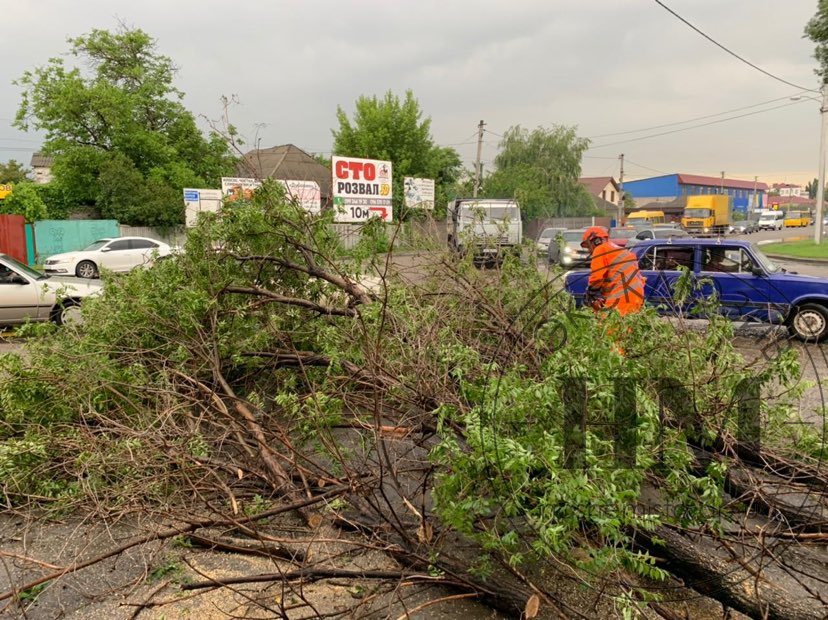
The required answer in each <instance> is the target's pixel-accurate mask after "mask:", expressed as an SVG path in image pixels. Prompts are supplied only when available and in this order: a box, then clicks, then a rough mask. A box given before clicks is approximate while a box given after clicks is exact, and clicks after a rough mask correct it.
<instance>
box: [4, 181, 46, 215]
mask: <svg viewBox="0 0 828 620" xmlns="http://www.w3.org/2000/svg"><path fill="white" fill-rule="evenodd" d="M0 213H13V214H17V215H22V216H23V217H25V218H26V221H27V222H35V221H37V220H45V219H46V216H47V214H48V210H47V208H46V203H45V202H43V199H42V198H41V197H40V194H39V193H38V191H37V189H36V186H35V184H34V183H18V184H17V185H15V186H14V189H13V190H12V193H11V194H9V195H8V196H6V199H5V200H3V201H0Z"/></svg>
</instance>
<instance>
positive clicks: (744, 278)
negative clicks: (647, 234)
mask: <svg viewBox="0 0 828 620" xmlns="http://www.w3.org/2000/svg"><path fill="white" fill-rule="evenodd" d="M630 251H632V252H634V253H635V255H636V256H637V257H638V265H639V269H640V271H641V275H643V276H644V277H645V278H646V286H645V298H646V302H647V303H648V304H649V305H653V306H656V307H657V308H658V309H659V312H661V313H663V314H666V315H678V314H686V313H688V312H689V311H690V310H691V308H692V307H693V306H694V305H697V304H696V302H698V301H701V299H702V298H707V297H710V296H711V295H712V294H713V293H714V291H715V292H716V293H717V294H718V299H719V312H720V313H722V314H723V315H725V316H727V317H728V318H730V319H733V320H735V321H755V322H760V323H770V324H779V325H786V326H787V328H788V330H789V331H790V332H791V334H792V335H793V336H795V337H797V338H799V339H801V340H806V341H809V342H822V341H824V340H825V339H826V338H828V278H820V277H815V276H805V275H799V274H797V273H794V272H789V271H785V270H784V269H782V268H780V267H779V266H777V265H775V264H774V263H773V261H771V260H770V259H769V258H768V257H767V256H765V255H764V254H763V253H762V251H761V250H760V249H759V248H758V247H756V246H755V245H754V244H752V243H747V242H745V241H727V240H721V239H695V238H691V239H684V238H682V239H653V240H648V241H642V242H640V243H638V244H637V245H635V246H634V247H632V248H630ZM680 267H681V268H686V269H688V270H689V271H690V272H691V273H692V274H693V279H694V281H695V282H694V284H695V286H694V287H693V289H694V290H693V293H692V295H691V297H692V298H691V299H690V300H688V303H687V304H686V305H685V306H684V307H681V306H679V305H678V304H677V303H676V301H675V300H674V286H675V283H676V281H677V280H678V278H679V277H680V276H681V273H682V272H681V270H680V269H679V268H680ZM588 279H589V271H573V272H570V273H568V274H567V275H566V289H567V291H569V293H571V294H572V295H573V296H574V297H575V301H576V304H577V305H579V306H580V305H582V304H583V298H584V293H585V292H586V288H587V280H588Z"/></svg>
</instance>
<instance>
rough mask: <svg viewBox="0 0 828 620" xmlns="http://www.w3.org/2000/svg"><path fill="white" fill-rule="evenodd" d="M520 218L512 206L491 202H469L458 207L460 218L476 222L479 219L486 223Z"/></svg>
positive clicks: (515, 208)
mask: <svg viewBox="0 0 828 620" xmlns="http://www.w3.org/2000/svg"><path fill="white" fill-rule="evenodd" d="M519 216H520V212H519V211H518V208H517V207H516V206H514V205H503V204H498V203H492V202H471V203H467V204H464V205H462V206H461V207H460V217H462V218H464V219H470V220H476V219H478V218H480V217H482V218H483V221H484V222H486V221H488V222H500V221H503V220H505V219H507V218H508V219H510V220H517V219H518V218H519Z"/></svg>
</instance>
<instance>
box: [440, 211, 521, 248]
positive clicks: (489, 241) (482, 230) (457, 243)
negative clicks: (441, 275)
mask: <svg viewBox="0 0 828 620" xmlns="http://www.w3.org/2000/svg"><path fill="white" fill-rule="evenodd" d="M446 219H447V229H448V245H449V247H450V248H451V249H453V250H455V251H456V252H458V253H460V254H465V253H467V252H472V253H473V256H472V257H473V260H474V261H475V262H476V263H491V262H496V263H500V262H502V261H503V257H504V256H505V253H506V252H513V253H519V252H520V246H521V244H522V243H523V222H522V221H521V217H520V207H519V206H518V203H517V202H515V201H514V200H507V199H506V200H504V199H493V198H458V199H455V200H452V201H450V202H449V203H448V212H447V218H446Z"/></svg>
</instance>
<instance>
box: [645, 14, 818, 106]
mask: <svg viewBox="0 0 828 620" xmlns="http://www.w3.org/2000/svg"><path fill="white" fill-rule="evenodd" d="M655 3H656V4H657V5H659V6H660V7H662V8H663V9H664V10H666V11H667V12H668V13H670V14H671V15H673V16H674V17H676V18H678V19H679V20H680V21H682V22H683V23H685V24H686V25H688V26H690V28H692V29H693V30H695V31H696V32H698V33H699V34H700V35H701V36H703V37H704V38H705V39H707V40H708V41H710V42H711V43H713V44H714V45H715V46H717V47H719V48H721V49H723V50H724V51H725V52H727V53H728V54H730V55H731V56H733V57H734V58H738V59H739V60H741V61H742V62H743V63H745V64H746V65H748V66H749V67H753V68H754V69H756V70H757V71H760V72H762V73H764V74H765V75H767V76H768V77H771V78H773V79H774V80H776V81H777V82H782V83H783V84H787V85H788V86H793V87H794V88H798V89H800V90H807V91H809V92H812V93H816V92H819V91H817V90H814V89H812V88H805V87H804V86H799V85H797V84H794V83H793V82H789V81H788V80H784V79H782V78H781V77H779V76H777V75H774V74H773V73H771V72H770V71H765V70H764V69H763V68H762V67H759V66H757V65H755V64H753V63H752V62H750V61H749V60H747V59H746V58H743V57H742V56H739V54H737V53H736V52H734V51H733V50H730V49H728V48H727V47H725V46H724V45H722V44H721V43H719V42H718V41H716V40H715V39H714V38H713V37H711V36H710V35H708V34H707V33H705V32H703V31H701V30H700V29H698V28H697V27H696V26H694V25H693V24H691V23H690V22H689V21H687V20H686V19H684V18H683V17H682V16H681V15H679V14H678V13H676V12H675V11H674V10H673V9H671V8H670V7H669V6H667V5H666V4H664V3H663V2H662V1H661V0H655Z"/></svg>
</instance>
